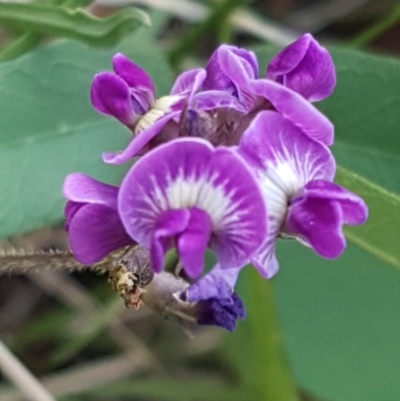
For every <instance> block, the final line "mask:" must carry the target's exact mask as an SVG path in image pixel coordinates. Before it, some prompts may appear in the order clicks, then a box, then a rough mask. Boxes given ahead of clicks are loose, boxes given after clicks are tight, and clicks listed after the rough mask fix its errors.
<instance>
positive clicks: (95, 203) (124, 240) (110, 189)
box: [63, 173, 133, 265]
mask: <svg viewBox="0 0 400 401" xmlns="http://www.w3.org/2000/svg"><path fill="white" fill-rule="evenodd" d="M63 193H64V196H65V197H66V198H67V199H68V202H67V204H66V206H65V217H66V229H67V231H68V234H69V241H70V247H71V250H72V252H73V254H74V256H75V257H76V259H77V260H78V261H79V262H81V263H82V264H84V265H91V264H93V263H96V262H99V261H100V260H101V259H103V258H104V257H105V256H107V255H108V254H109V253H110V252H112V251H114V250H116V249H118V248H121V247H124V246H126V245H132V244H133V241H132V239H131V238H130V237H129V236H128V235H127V234H126V232H125V229H124V227H123V225H122V223H121V220H120V218H119V215H118V211H117V196H118V188H117V187H114V186H112V185H108V184H104V183H102V182H99V181H97V180H95V179H93V178H91V177H89V176H87V175H85V174H80V173H74V174H70V175H69V176H68V177H67V178H66V180H65V183H64V186H63Z"/></svg>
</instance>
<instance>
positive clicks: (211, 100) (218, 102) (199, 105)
mask: <svg viewBox="0 0 400 401" xmlns="http://www.w3.org/2000/svg"><path fill="white" fill-rule="evenodd" d="M189 107H190V108H191V109H195V110H202V111H209V110H214V109H218V108H222V107H226V108H230V109H234V110H236V111H239V112H242V113H244V112H245V111H246V109H245V108H244V107H243V105H242V104H241V103H240V102H239V100H238V99H237V98H235V97H234V96H232V95H230V94H229V93H226V92H222V91H216V90H210V91H206V92H200V93H197V94H196V95H195V96H194V97H193V99H192V101H191V103H190V105H189Z"/></svg>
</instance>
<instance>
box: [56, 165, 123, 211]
mask: <svg viewBox="0 0 400 401" xmlns="http://www.w3.org/2000/svg"><path fill="white" fill-rule="evenodd" d="M63 194H64V196H65V197H66V198H67V199H68V200H70V201H74V202H79V203H95V204H98V205H104V206H108V207H110V208H114V209H115V210H116V209H117V195H118V188H117V187H116V186H114V185H110V184H106V183H104V182H101V181H97V180H95V179H94V178H92V177H89V176H88V175H86V174H82V173H73V174H70V175H68V176H67V178H66V179H65V181H64V185H63Z"/></svg>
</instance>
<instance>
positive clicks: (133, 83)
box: [90, 53, 206, 164]
mask: <svg viewBox="0 0 400 401" xmlns="http://www.w3.org/2000/svg"><path fill="white" fill-rule="evenodd" d="M113 69H114V72H115V73H110V72H102V73H99V74H97V75H96V76H95V77H94V79H93V82H92V86H91V90H90V97H91V101H92V105H93V107H94V108H95V109H96V110H97V111H98V112H100V113H103V114H107V115H110V116H113V117H115V118H116V119H117V120H119V121H120V122H121V123H122V124H124V125H126V126H128V127H129V128H130V129H131V130H132V133H133V139H132V141H131V142H130V144H129V145H128V147H127V148H126V149H125V150H124V151H122V152H120V153H105V154H104V155H103V159H104V161H105V162H106V163H111V164H120V163H124V162H125V161H127V160H128V159H130V158H131V157H133V156H135V155H136V154H137V153H138V152H139V151H141V150H142V149H143V148H144V147H145V146H146V145H147V144H149V142H151V140H152V139H153V138H154V137H155V136H156V135H158V134H160V133H161V131H163V134H164V135H163V136H164V138H163V139H164V141H166V140H169V139H172V138H174V137H177V136H178V125H177V124H176V122H174V121H175V120H179V115H180V112H181V110H182V107H183V106H184V105H185V100H186V99H187V98H190V97H191V96H193V94H194V93H195V92H196V91H197V90H198V89H199V88H200V86H201V84H202V82H203V80H204V78H205V76H206V72H205V71H204V70H203V69H195V70H190V71H186V72H184V73H182V74H181V75H180V76H179V77H178V78H177V79H176V81H175V84H174V86H173V88H172V90H171V93H170V95H169V96H164V97H161V98H159V99H157V100H156V94H155V88H154V83H153V81H152V79H151V78H150V76H149V75H148V74H147V73H146V72H145V71H144V70H142V69H141V68H140V67H139V66H137V65H136V64H134V63H132V62H131V61H130V60H129V59H128V58H127V57H125V56H124V55H123V54H120V53H118V54H116V55H115V56H114V57H113ZM168 123H170V124H168Z"/></svg>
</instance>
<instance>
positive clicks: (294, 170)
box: [239, 111, 336, 198]
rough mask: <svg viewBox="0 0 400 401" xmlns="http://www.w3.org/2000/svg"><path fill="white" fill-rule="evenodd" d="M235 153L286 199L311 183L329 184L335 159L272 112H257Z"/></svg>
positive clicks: (322, 146)
mask: <svg viewBox="0 0 400 401" xmlns="http://www.w3.org/2000/svg"><path fill="white" fill-rule="evenodd" d="M239 149H240V151H241V152H244V153H245V154H246V155H248V156H250V157H251V160H252V161H253V163H255V164H256V166H258V169H259V171H260V173H261V172H262V174H264V175H266V176H268V177H270V179H273V182H274V184H275V185H277V186H278V187H279V188H280V189H281V190H282V191H283V193H284V194H285V195H286V196H287V197H288V198H289V197H292V196H294V195H296V193H297V192H298V191H299V190H300V189H302V188H303V186H304V185H306V184H307V183H308V182H309V181H311V180H318V179H323V180H327V181H330V180H333V177H334V175H335V170H336V164H335V159H334V157H333V156H332V153H331V152H330V150H329V149H328V148H327V147H326V146H324V145H322V144H321V143H319V142H317V141H314V140H312V139H311V138H310V137H309V136H307V135H305V134H304V133H303V132H302V131H301V130H300V129H299V128H297V127H296V126H295V125H294V124H293V123H292V122H291V121H289V120H287V119H286V118H284V117H282V115H280V114H279V113H276V112H274V111H263V112H260V113H259V114H258V115H257V116H256V117H255V118H254V119H253V121H252V122H251V123H250V125H249V127H248V128H247V129H246V130H245V132H244V133H243V135H242V138H241V141H240V145H239Z"/></svg>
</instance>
